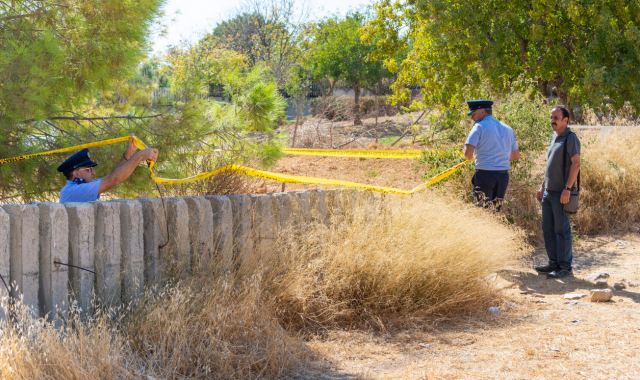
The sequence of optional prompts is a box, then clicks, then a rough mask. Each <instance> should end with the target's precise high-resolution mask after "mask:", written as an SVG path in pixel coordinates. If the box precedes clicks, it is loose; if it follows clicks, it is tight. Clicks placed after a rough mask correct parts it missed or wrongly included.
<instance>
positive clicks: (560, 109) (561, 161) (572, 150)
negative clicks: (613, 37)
mask: <svg viewBox="0 0 640 380" xmlns="http://www.w3.org/2000/svg"><path fill="white" fill-rule="evenodd" d="M551 127H552V128H553V130H554V132H555V135H554V138H553V140H552V141H551V145H549V150H548V151H547V168H546V171H545V175H544V182H543V183H542V186H540V190H538V193H537V194H536V197H537V198H538V200H539V201H540V202H542V232H543V234H544V246H545V248H546V251H547V256H548V257H549V263H548V264H547V265H544V266H539V267H536V268H535V269H536V270H537V271H538V272H540V273H547V276H548V277H550V278H562V277H565V276H569V275H571V274H572V267H571V264H572V261H573V252H572V237H571V224H570V223H569V217H568V216H567V215H566V214H565V212H564V205H565V204H567V203H569V199H570V196H571V189H572V188H573V187H574V186H575V185H576V181H577V178H578V172H579V171H580V140H579V139H578V136H576V134H575V133H573V132H572V131H571V129H569V110H568V109H567V108H566V107H564V106H557V107H555V108H553V110H551Z"/></svg>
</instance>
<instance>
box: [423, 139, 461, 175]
mask: <svg viewBox="0 0 640 380" xmlns="http://www.w3.org/2000/svg"><path fill="white" fill-rule="evenodd" d="M463 159H464V157H463V156H462V151H461V149H460V147H458V146H452V147H449V148H446V149H433V150H426V151H425V152H424V153H423V154H422V157H420V162H421V163H423V164H424V165H426V166H427V170H426V172H425V174H424V179H430V178H433V177H434V176H436V175H438V174H439V173H442V172H443V171H445V170H447V169H449V168H450V167H452V166H454V165H456V164H458V163H460V161H462V160H463ZM454 175H456V174H454Z"/></svg>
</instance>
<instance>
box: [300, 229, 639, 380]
mask: <svg viewBox="0 0 640 380" xmlns="http://www.w3.org/2000/svg"><path fill="white" fill-rule="evenodd" d="M544 256H545V255H544V253H543V252H541V251H540V250H538V251H537V252H536V255H535V256H534V258H533V260H534V261H536V262H544ZM574 257H575V278H572V279H567V280H548V279H546V278H545V277H544V276H538V275H537V274H536V273H535V272H534V271H533V270H531V267H532V265H533V263H531V262H523V263H522V265H520V266H515V267H511V268H509V269H504V270H501V271H499V272H498V274H497V275H496V276H495V280H494V281H495V284H496V285H497V286H498V287H499V288H501V289H503V294H504V295H505V299H504V301H503V302H502V304H500V305H497V306H498V307H499V310H500V313H499V315H497V316H494V315H492V314H490V313H488V312H487V313H485V315H484V316H478V317H473V318H466V319H463V320H460V321H457V322H455V323H445V324H435V325H423V326H416V327H415V328H412V329H406V330H400V331H393V332H391V331H390V332H387V333H381V334H371V333H367V332H352V331H351V332H349V331H334V332H331V333H330V334H328V336H327V337H323V338H318V339H315V340H313V341H312V342H310V343H309V345H310V347H312V348H313V349H314V350H317V351H318V352H321V353H322V354H323V356H324V358H325V360H327V361H328V362H330V363H332V365H333V366H334V368H335V370H336V372H337V373H342V374H343V375H344V376H345V377H346V378H351V377H355V378H367V379H368V378H371V379H558V378H562V379H637V378H639V377H640V360H638V352H639V350H640V236H638V235H637V234H633V235H626V236H618V237H613V236H607V237H595V238H589V239H585V240H580V241H579V242H578V244H577V247H576V250H575V254H574ZM598 272H606V273H609V274H610V276H611V277H610V278H609V279H608V282H609V285H610V286H613V284H614V283H615V282H620V281H625V280H626V281H625V282H626V283H627V288H626V289H624V290H619V291H618V290H616V291H614V297H613V300H612V301H611V302H606V303H592V302H589V300H588V294H589V290H590V289H592V288H593V287H594V286H593V284H592V283H591V282H590V281H588V280H586V279H585V278H586V277H588V276H589V275H591V274H593V273H598ZM567 293H581V294H585V295H587V297H584V298H582V299H578V300H569V299H565V298H563V296H564V295H565V294H567Z"/></svg>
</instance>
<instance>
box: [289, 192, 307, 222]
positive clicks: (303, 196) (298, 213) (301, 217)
mask: <svg viewBox="0 0 640 380" xmlns="http://www.w3.org/2000/svg"><path fill="white" fill-rule="evenodd" d="M292 196H293V198H291V200H292V205H293V208H294V211H293V212H294V215H295V221H296V223H299V224H303V225H307V224H308V223H309V222H310V221H311V194H310V193H309V192H308V191H297V192H295V193H292Z"/></svg>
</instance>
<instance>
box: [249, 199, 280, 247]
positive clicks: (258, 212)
mask: <svg viewBox="0 0 640 380" xmlns="http://www.w3.org/2000/svg"><path fill="white" fill-rule="evenodd" d="M251 201H252V206H253V207H252V208H253V210H254V212H253V238H254V252H253V255H252V256H255V258H259V257H262V256H264V255H268V254H272V253H273V251H274V249H275V238H276V233H277V232H276V222H275V218H274V201H273V198H272V197H271V196H270V195H252V196H251Z"/></svg>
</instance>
